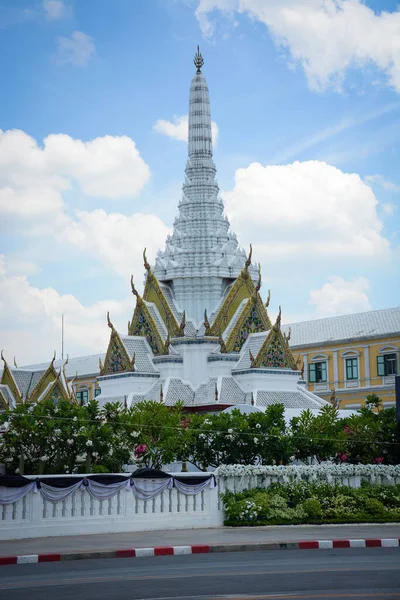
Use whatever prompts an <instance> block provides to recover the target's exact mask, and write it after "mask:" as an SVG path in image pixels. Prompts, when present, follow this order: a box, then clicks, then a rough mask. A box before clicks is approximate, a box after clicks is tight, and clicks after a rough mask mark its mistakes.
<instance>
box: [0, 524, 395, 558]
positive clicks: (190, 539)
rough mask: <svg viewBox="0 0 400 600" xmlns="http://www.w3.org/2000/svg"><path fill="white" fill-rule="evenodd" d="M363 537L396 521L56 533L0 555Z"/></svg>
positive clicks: (4, 546)
mask: <svg viewBox="0 0 400 600" xmlns="http://www.w3.org/2000/svg"><path fill="white" fill-rule="evenodd" d="M0 534H1V531H0ZM367 538H378V539H379V538H400V524H399V523H382V524H367V525H363V524H355V525H296V526H293V525H287V526H284V525H279V526H277V527H218V528H215V529H213V528H210V529H207V528H206V529H171V530H163V531H135V532H128V533H127V532H124V533H98V534H84V535H74V536H67V535H65V536H60V537H46V538H32V539H21V540H5V541H1V542H0V556H11V555H16V554H39V553H49V552H60V553H63V552H84V551H95V550H113V549H117V550H119V549H122V548H143V547H144V548H148V547H152V546H191V545H195V544H206V545H210V544H255V543H265V542H296V541H298V540H350V539H367Z"/></svg>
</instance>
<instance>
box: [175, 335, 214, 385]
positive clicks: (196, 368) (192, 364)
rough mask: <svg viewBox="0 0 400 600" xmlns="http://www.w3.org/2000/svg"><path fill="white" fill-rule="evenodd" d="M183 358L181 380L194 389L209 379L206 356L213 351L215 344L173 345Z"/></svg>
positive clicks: (183, 343) (187, 343) (185, 343)
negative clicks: (188, 383)
mask: <svg viewBox="0 0 400 600" xmlns="http://www.w3.org/2000/svg"><path fill="white" fill-rule="evenodd" d="M174 347H175V348H176V349H177V351H178V352H179V354H180V355H181V356H182V358H183V374H182V379H184V380H185V381H189V382H190V383H191V384H192V386H193V387H194V388H197V387H198V386H199V385H200V384H201V383H203V382H205V381H207V380H208V379H209V377H210V374H209V363H208V362H207V358H208V355H209V354H210V352H212V351H213V350H214V349H215V343H190V342H184V341H183V342H182V343H179V344H175V345H174Z"/></svg>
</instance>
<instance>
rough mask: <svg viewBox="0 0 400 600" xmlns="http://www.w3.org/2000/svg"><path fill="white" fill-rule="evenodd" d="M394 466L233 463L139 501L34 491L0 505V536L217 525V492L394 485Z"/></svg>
mask: <svg viewBox="0 0 400 600" xmlns="http://www.w3.org/2000/svg"><path fill="white" fill-rule="evenodd" d="M247 470H249V468H247ZM397 470H398V468H397V467H384V466H380V467H376V468H375V467H374V468H373V469H372V470H371V469H370V470H368V469H367V468H365V469H363V470H361V471H360V470H358V471H357V469H354V470H353V471H352V470H349V469H347V470H346V469H345V468H343V469H340V468H339V469H338V467H337V466H334V469H332V470H327V469H322V470H321V469H320V468H319V467H304V469H303V471H302V472H301V473H300V472H298V471H297V474H296V471H294V469H293V467H286V468H285V467H279V468H274V467H271V468H269V467H259V468H256V467H254V468H250V474H244V473H243V474H236V473H235V468H234V467H232V468H231V467H222V468H221V469H220V470H219V472H217V473H216V475H217V486H216V487H215V488H213V489H210V488H209V487H207V488H206V489H204V490H203V491H202V492H200V493H198V494H196V495H190V496H187V495H184V494H183V493H181V492H180V491H179V490H178V489H176V488H172V489H165V490H164V491H163V492H161V493H160V494H159V495H158V496H157V497H156V498H154V499H152V500H147V501H144V500H140V499H138V498H137V497H136V496H135V495H134V494H133V492H132V491H131V490H129V489H121V490H119V491H118V492H117V493H116V494H115V496H113V497H112V498H110V499H108V500H96V499H95V498H93V497H92V496H91V495H90V494H89V493H88V491H87V489H85V488H81V489H78V490H76V491H75V492H73V494H71V496H69V497H68V498H67V499H65V500H62V501H59V502H50V501H48V500H46V499H45V498H44V497H43V496H42V494H41V493H40V492H39V491H37V492H36V493H34V492H29V493H28V494H27V495H26V496H25V497H24V498H22V499H21V500H19V501H17V502H13V503H10V504H5V505H3V506H0V540H9V539H22V538H32V537H49V536H59V535H80V534H90V533H118V532H130V531H131V532H134V531H149V530H163V529H164V530H165V529H194V528H196V529H199V528H207V527H221V526H222V525H223V519H224V513H223V506H222V502H221V499H220V494H221V493H223V492H224V491H226V490H231V491H242V490H244V489H252V488H255V487H263V488H268V487H269V485H271V483H273V482H285V481H287V480H288V478H289V477H290V478H293V477H294V478H299V477H301V478H302V479H305V480H308V481H310V480H317V481H328V482H329V483H331V484H335V483H338V484H340V485H348V486H350V487H360V485H361V482H362V480H366V481H369V482H370V483H384V484H395V483H400V470H399V473H397ZM355 473H358V474H355ZM180 475H184V474H183V473H182V474H180ZM188 476H190V477H193V476H194V474H193V473H189V474H188ZM199 476H204V473H201V474H200V473H199ZM65 477H66V478H68V477H69V476H68V475H66V476H65ZM32 479H35V478H34V477H32ZM41 479H45V477H44V476H42V477H41ZM0 489H1V488H0Z"/></svg>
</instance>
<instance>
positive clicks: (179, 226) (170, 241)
mask: <svg viewBox="0 0 400 600" xmlns="http://www.w3.org/2000/svg"><path fill="white" fill-rule="evenodd" d="M188 154H189V155H188V161H187V164H186V169H185V183H184V184H183V190H182V191H183V193H182V198H181V201H180V203H179V206H178V208H179V216H178V217H177V218H176V219H175V222H174V228H173V233H172V235H170V236H168V238H167V242H166V248H165V250H164V251H163V252H161V251H160V252H159V253H158V255H157V259H156V264H155V268H154V274H155V276H156V277H157V279H158V280H159V281H161V282H166V283H168V285H170V287H171V289H172V292H173V296H174V298H175V301H176V303H177V304H178V306H179V307H181V308H182V309H185V310H186V314H187V316H188V318H189V319H192V320H193V321H194V322H195V323H197V324H199V323H201V322H202V319H203V315H204V310H205V309H206V310H207V312H208V314H211V313H212V312H213V310H214V309H215V308H216V306H217V304H218V303H219V302H220V300H221V297H222V296H223V294H224V291H225V288H226V286H228V285H230V284H231V283H232V282H233V281H234V280H235V279H236V277H237V276H238V275H239V273H240V271H241V270H242V269H243V266H244V263H245V260H246V253H245V251H244V250H243V249H241V248H239V245H238V241H237V238H236V235H235V233H234V232H232V231H231V230H230V228H229V221H228V218H227V217H226V215H224V205H223V203H222V200H221V198H220V197H219V188H218V184H217V181H216V168H215V164H214V161H213V148H212V133H211V115H210V99H209V93H208V86H207V82H206V80H205V77H204V75H203V74H202V73H201V71H200V68H198V70H197V73H195V75H194V77H193V79H192V83H191V85H190V96H189V145H188ZM249 270H250V273H251V276H252V277H253V278H254V280H257V270H256V268H255V267H254V266H252V265H251V266H250V269H249Z"/></svg>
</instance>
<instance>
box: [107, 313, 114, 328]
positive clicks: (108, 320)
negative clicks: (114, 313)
mask: <svg viewBox="0 0 400 600" xmlns="http://www.w3.org/2000/svg"><path fill="white" fill-rule="evenodd" d="M107 325H108V326H109V328H110V329H114V325H113V324H112V323H111V320H110V313H109V312H108V311H107Z"/></svg>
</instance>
